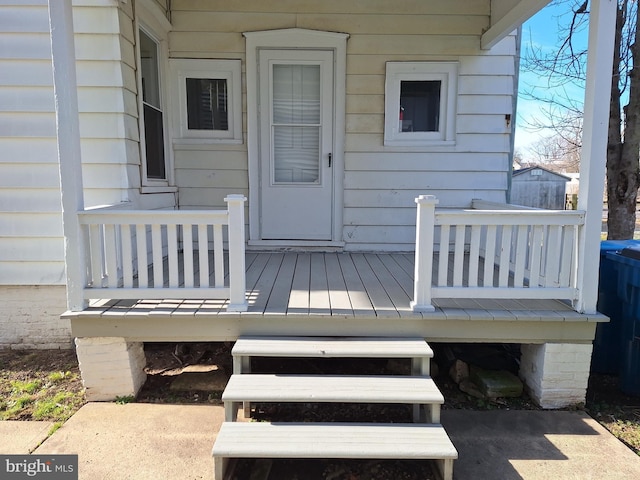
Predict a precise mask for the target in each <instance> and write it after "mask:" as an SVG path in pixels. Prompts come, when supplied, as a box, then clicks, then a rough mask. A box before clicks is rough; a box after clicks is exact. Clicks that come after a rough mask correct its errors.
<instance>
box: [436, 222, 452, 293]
mask: <svg viewBox="0 0 640 480" xmlns="http://www.w3.org/2000/svg"><path fill="white" fill-rule="evenodd" d="M449 235H451V231H450V227H449V225H442V226H441V227H440V254H439V256H438V286H442V287H446V286H447V279H448V278H449Z"/></svg>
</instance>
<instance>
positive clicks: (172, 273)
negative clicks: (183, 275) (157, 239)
mask: <svg viewBox="0 0 640 480" xmlns="http://www.w3.org/2000/svg"><path fill="white" fill-rule="evenodd" d="M167 263H168V267H169V275H168V276H169V288H177V287H178V286H179V285H180V284H179V278H180V276H179V272H178V227H177V225H167Z"/></svg>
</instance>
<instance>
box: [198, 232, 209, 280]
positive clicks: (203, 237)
mask: <svg viewBox="0 0 640 480" xmlns="http://www.w3.org/2000/svg"><path fill="white" fill-rule="evenodd" d="M198 269H199V273H200V288H209V234H208V228H207V226H206V225H198Z"/></svg>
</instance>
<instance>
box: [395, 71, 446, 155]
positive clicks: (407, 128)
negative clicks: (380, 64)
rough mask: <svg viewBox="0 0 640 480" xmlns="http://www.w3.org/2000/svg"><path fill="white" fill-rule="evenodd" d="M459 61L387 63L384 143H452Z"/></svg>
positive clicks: (396, 144)
mask: <svg viewBox="0 0 640 480" xmlns="http://www.w3.org/2000/svg"><path fill="white" fill-rule="evenodd" d="M457 84H458V63H457V62H387V71H386V83H385V125H384V144H385V145H388V146H409V147H410V146H429V145H453V144H454V142H455V118H456V95H457Z"/></svg>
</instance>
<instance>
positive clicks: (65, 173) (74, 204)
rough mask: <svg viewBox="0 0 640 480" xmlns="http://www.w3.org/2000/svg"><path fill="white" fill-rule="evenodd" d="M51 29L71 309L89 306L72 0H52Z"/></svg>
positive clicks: (68, 293) (63, 224) (50, 0)
mask: <svg viewBox="0 0 640 480" xmlns="http://www.w3.org/2000/svg"><path fill="white" fill-rule="evenodd" d="M49 28H50V32H51V59H52V64H53V91H54V97H55V106H56V129H57V135H58V162H59V169H60V192H61V193H60V195H61V200H62V228H63V234H64V253H65V255H64V256H65V267H66V281H67V308H68V309H69V310H72V311H80V310H83V309H84V308H85V307H86V301H85V300H84V298H83V289H84V286H85V275H86V271H85V253H84V243H83V241H82V230H81V227H80V223H79V221H78V220H79V219H78V212H80V211H82V210H84V197H83V186H82V161H81V156H80V125H79V124H80V121H79V118H78V91H77V81H76V57H75V47H74V39H73V16H72V6H71V0H49Z"/></svg>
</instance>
